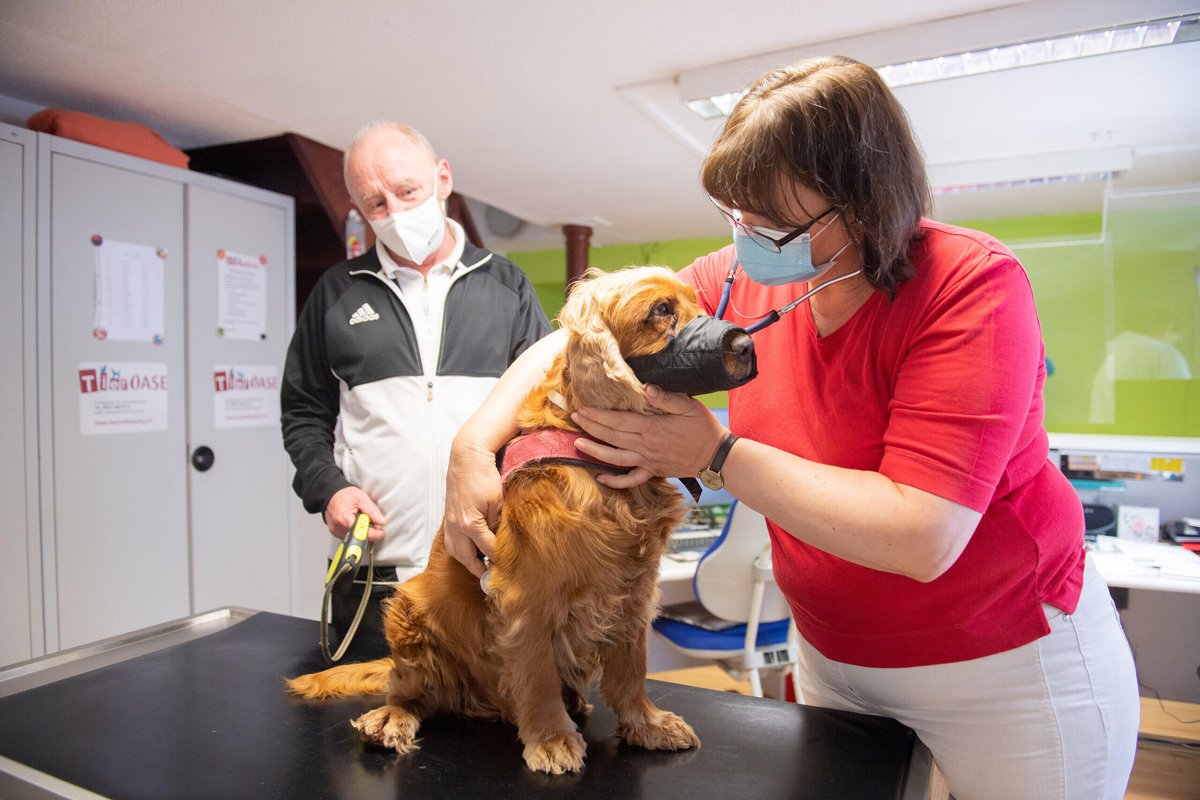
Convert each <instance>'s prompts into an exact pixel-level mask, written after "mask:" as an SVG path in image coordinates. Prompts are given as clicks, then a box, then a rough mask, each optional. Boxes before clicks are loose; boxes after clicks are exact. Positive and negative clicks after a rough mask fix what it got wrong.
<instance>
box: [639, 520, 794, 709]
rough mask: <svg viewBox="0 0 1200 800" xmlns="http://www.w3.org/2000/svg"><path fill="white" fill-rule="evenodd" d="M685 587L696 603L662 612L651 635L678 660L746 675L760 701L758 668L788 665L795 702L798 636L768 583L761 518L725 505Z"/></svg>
mask: <svg viewBox="0 0 1200 800" xmlns="http://www.w3.org/2000/svg"><path fill="white" fill-rule="evenodd" d="M693 586H694V588H695V592H696V599H695V600H693V601H689V602H687V603H677V604H674V605H670V606H666V607H664V608H662V609H661V610H660V612H659V616H658V618H657V619H655V620H654V623H653V628H654V630H655V632H656V633H658V634H659V635H661V636H662V637H663V638H664V639H666V640H667V642H669V643H670V644H671V646H673V647H674V648H675V649H676V650H678V651H680V652H681V653H683V654H684V655H687V656H690V657H691V658H698V659H705V660H709V661H715V662H716V663H717V664H718V665H719V666H720V667H721V668H722V669H724V670H725V671H726V672H728V673H729V674H730V675H731V676H732V677H734V678H736V679H741V678H744V677H747V676H748V677H749V679H750V688H751V690H752V692H753V694H754V696H755V697H762V696H763V689H762V676H761V674H760V671H761V670H771V671H773V672H780V671H783V670H786V669H788V668H790V670H791V674H792V688H793V689H794V690H795V693H796V701H797V702H802V701H801V698H800V679H799V674H798V664H797V658H798V653H799V647H798V645H797V641H798V635H797V633H796V626H795V623H794V622H793V621H792V614H791V609H790V608H789V607H788V604H787V601H786V600H785V599H784V597H783V593H782V592H781V591H780V590H779V587H778V586H776V584H775V575H774V573H773V572H772V570H771V542H770V539H769V537H768V535H767V523H766V520H765V519H764V518H763V515H762V514H759V513H758V512H757V511H755V510H754V509H752V508H750V507H749V506H747V505H743V504H741V503H738V502H736V501H735V502H734V503H733V504H732V506H731V507H730V509H729V516H728V517H727V518H726V520H725V527H724V529H722V531H721V535H720V537H718V538H717V541H716V542H714V543H713V544H712V546H711V547H709V548H708V550H707V551H705V553H704V555H703V556H701V557H700V561H699V563H698V564H697V566H696V577H695V579H694V581H693ZM764 620H766V621H764Z"/></svg>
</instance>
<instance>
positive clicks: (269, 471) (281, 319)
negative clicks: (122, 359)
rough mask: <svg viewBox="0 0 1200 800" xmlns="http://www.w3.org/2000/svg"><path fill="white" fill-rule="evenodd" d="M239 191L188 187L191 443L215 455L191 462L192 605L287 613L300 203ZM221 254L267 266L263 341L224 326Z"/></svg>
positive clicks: (259, 267)
mask: <svg viewBox="0 0 1200 800" xmlns="http://www.w3.org/2000/svg"><path fill="white" fill-rule="evenodd" d="M233 192H234V187H230V186H221V187H217V186H212V187H207V186H196V185H191V186H189V187H188V190H187V220H188V282H187V287H188V288H187V309H188V353H187V359H188V407H189V409H190V413H189V415H188V439H189V446H188V450H189V452H190V453H193V454H195V453H196V451H197V450H199V449H200V448H208V450H209V451H210V452H211V454H212V462H211V466H210V467H209V468H208V469H205V470H203V471H201V470H199V469H197V468H196V467H195V465H193V467H192V471H191V473H190V487H191V496H190V507H189V515H190V521H191V552H192V610H193V611H194V612H200V611H207V610H209V609H212V608H217V607H222V606H228V605H237V606H244V607H247V608H255V609H259V610H263V611H275V612H278V613H283V614H286V613H289V612H290V611H291V608H290V596H289V595H290V592H289V582H290V573H289V561H290V560H292V559H293V555H292V553H291V548H290V547H289V539H288V530H289V528H288V526H287V524H286V521H287V519H288V515H289V511H290V508H291V506H292V503H291V502H290V496H291V491H290V486H291V478H292V472H291V465H290V463H289V462H288V458H287V454H286V452H285V451H284V449H283V444H282V440H281V438H280V427H279V399H278V381H279V379H281V378H282V373H283V361H284V358H285V357H286V355H287V344H288V338H289V336H290V334H291V321H292V313H291V309H292V308H294V306H295V303H294V302H293V300H294V290H293V289H292V288H291V286H292V281H291V279H290V273H291V264H290V258H289V254H290V250H291V244H290V242H291V237H290V235H289V233H290V231H291V213H290V212H291V209H290V208H286V207H284V206H282V205H280V204H279V203H277V202H273V203H266V202H263V201H262V200H261V199H256V198H252V197H245V196H239V195H238V194H234V193H233ZM219 254H225V256H227V257H245V256H249V257H250V258H251V259H255V260H257V261H258V264H257V265H256V266H255V267H254V270H255V271H257V272H258V273H259V274H258V275H257V279H258V280H260V281H261V284H257V288H261V289H262V292H263V294H264V295H265V298H266V306H265V311H266V318H265V322H266V325H265V327H264V328H263V330H262V336H261V338H258V339H246V338H234V337H232V336H229V335H225V334H224V333H223V332H222V331H219V330H218V321H219V317H218V312H219V298H218V274H217V271H218V261H219V260H220V257H219ZM247 288H256V287H255V286H251V287H247ZM234 372H240V374H241V376H243V377H242V379H241V381H240V384H239V383H238V381H237V378H235V376H234V375H233V373H234ZM272 377H273V378H274V381H275V389H274V399H273V401H272V406H271V407H270V408H269V409H264V408H262V403H261V402H258V401H261V399H262V396H263V393H262V389H261V388H260V387H262V386H263V385H264V384H266V383H269V382H270V380H271V379H272ZM239 385H240V386H241V387H243V388H240V389H239V388H238V387H239ZM218 388H220V389H221V391H220V392H218ZM239 394H242V395H247V397H248V398H249V399H244V400H243V399H241V398H239V397H238V395H239ZM218 395H220V396H218ZM224 403H229V405H224ZM264 411H265V412H269V415H270V421H269V422H265V421H264V420H263V419H262V415H263V413H264ZM239 417H244V419H241V418H239ZM316 574H319V573H314V578H313V580H314V582H316V581H318V580H319V578H317V577H316Z"/></svg>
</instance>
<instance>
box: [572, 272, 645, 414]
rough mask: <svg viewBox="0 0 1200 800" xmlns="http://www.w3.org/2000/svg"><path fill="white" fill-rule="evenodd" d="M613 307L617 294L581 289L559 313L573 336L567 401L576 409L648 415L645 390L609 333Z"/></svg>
mask: <svg viewBox="0 0 1200 800" xmlns="http://www.w3.org/2000/svg"><path fill="white" fill-rule="evenodd" d="M613 302H619V298H618V297H617V296H615V295H613V294H612V293H605V292H602V291H598V290H597V288H596V287H593V286H589V285H587V284H581V285H577V286H576V287H575V290H574V292H572V294H571V297H570V298H568V300H567V303H566V305H565V306H563V310H562V312H560V314H559V317H558V319H559V322H560V323H561V325H562V327H563V328H565V329H566V330H567V333H568V339H567V346H566V349H565V350H564V351H563V357H564V359H565V360H566V370H565V375H564V377H565V383H566V386H565V387H564V388H565V389H566V395H567V401H568V404H569V405H570V406H571V408H572V409H576V408H579V407H580V406H593V407H595V408H612V409H619V410H623V411H637V412H639V413H645V411H646V393H645V386H643V385H642V382H641V381H639V380H638V379H637V377H636V376H635V375H634V374H633V370H632V369H630V368H629V365H628V364H626V363H625V359H624V357H622V355H621V347H620V345H619V344H618V343H617V339H616V337H615V336H614V335H613V333H612V331H611V330H609V328H608V325H609V320H610V319H611V318H612V316H613V315H612V314H611V313H610V312H611V311H612V309H610V308H608V307H607V305H609V304H611V303H613Z"/></svg>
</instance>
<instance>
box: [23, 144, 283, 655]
mask: <svg viewBox="0 0 1200 800" xmlns="http://www.w3.org/2000/svg"><path fill="white" fill-rule="evenodd" d="M37 143H38V161H37V184H38V190H37V197H38V204H37V206H38V220H39V224H38V256H37V275H38V279H39V289H38V292H37V317H38V359H37V360H38V365H39V376H38V395H37V397H38V406H39V408H40V410H41V412H42V420H41V424H40V427H39V447H40V471H41V483H40V486H41V491H40V497H39V509H40V515H41V525H40V533H41V550H42V552H43V553H44V554H45V558H44V559H43V565H42V569H43V575H44V580H43V583H44V591H43V597H44V605H45V608H44V612H45V613H44V627H45V636H46V649H47V650H50V651H53V650H56V649H60V648H67V647H72V646H75V645H78V644H82V643H85V642H91V641H95V640H97V639H100V638H104V637H107V636H112V635H118V634H122V633H125V632H128V631H131V630H134V629H137V628H141V627H145V626H148V625H152V624H156V623H160V622H163V621H167V620H171V619H177V618H180V617H183V616H186V615H188V614H191V613H197V612H200V611H204V610H207V609H210V608H213V607H217V606H226V605H245V606H249V607H253V608H259V609H264V610H272V611H284V612H286V611H289V610H291V608H290V606H291V601H290V594H291V589H290V580H289V578H290V576H289V563H290V562H291V561H292V560H294V555H293V554H292V553H291V550H292V547H291V546H290V544H291V543H290V542H289V537H288V531H289V530H291V522H292V516H293V514H294V511H295V504H294V503H293V502H292V501H291V488H290V478H291V472H290V466H289V465H288V463H287V460H286V455H285V454H284V452H283V447H282V443H281V440H280V433H279V425H278V422H277V421H276V420H274V419H272V420H270V421H267V422H264V423H262V424H258V425H256V426H254V427H230V428H223V427H221V426H220V425H218V424H217V423H216V414H215V398H214V371H215V370H216V369H218V368H224V367H238V366H244V365H257V366H258V367H262V368H264V369H271V368H277V369H278V370H279V371H280V372H281V371H282V367H283V359H284V352H285V349H286V346H287V341H288V338H289V337H290V335H291V331H292V328H293V324H294V322H293V313H292V309H293V308H294V302H293V297H294V275H293V271H294V260H295V255H294V245H293V235H294V231H293V201H292V200H291V198H288V197H285V196H283V195H278V194H275V193H272V192H266V191H263V190H259V189H255V188H252V187H248V186H243V185H241V184H235V183H232V182H230V181H225V180H221V179H218V178H214V177H212V176H208V175H202V174H199V173H194V172H190V171H188V170H181V169H175V168H172V167H167V166H164V165H160V164H156V163H153V162H148V161H145V160H142V159H137V158H133V157H130V156H126V155H123V154H120V153H115V152H112V151H109V150H105V149H102V148H96V147H92V146H89V145H84V144H80V143H78V142H72V141H68V140H64V139H60V138H57V137H53V136H47V135H45V134H39V135H38V136H37ZM94 237H99V239H95V238H94ZM96 241H102V242H122V243H130V244H133V245H146V246H149V247H150V248H151V251H152V252H153V251H156V252H158V253H160V254H161V255H160V258H161V262H162V267H163V291H162V297H163V309H164V318H163V325H162V326H161V327H162V328H163V332H162V336H161V341H160V342H155V341H153V340H142V339H138V340H136V341H124V340H117V339H116V338H115V337H107V338H106V337H103V336H99V335H97V331H96V330H95V328H96V327H97V326H96V319H95V317H96V292H97V289H96V279H95V267H96V254H97V245H96V243H95V242H96ZM218 249H225V250H228V251H232V252H238V253H245V254H252V255H254V256H256V257H263V258H265V260H266V262H267V264H268V265H269V273H270V274H269V276H268V282H267V290H268V295H269V296H268V298H267V300H266V325H265V328H266V330H264V331H263V333H264V334H265V335H266V338H258V339H256V340H252V341H250V340H235V339H232V338H229V339H226V338H221V337H218V336H216V335H215V333H214V331H215V328H216V327H217V321H216V320H217V312H216V309H217V305H218V300H217V296H218V292H217V285H216V273H217V267H216V264H217V256H216V251H217V250H218ZM112 363H117V364H125V365H130V364H132V365H156V366H155V367H154V368H155V369H159V370H162V369H165V371H166V375H167V381H166V403H167V411H166V413H165V415H160V416H163V417H164V418H165V422H166V424H165V429H164V430H142V429H137V430H135V431H134V432H122V433H112V434H102V435H97V434H96V432H95V430H94V428H92V429H89V427H88V426H87V425H85V424H84V419H83V418H84V417H85V416H86V415H85V414H84V413H83V406H81V403H82V401H81V392H82V387H83V386H84V380H83V378H82V377H81V369H82V367H83V365H85V364H86V365H90V366H95V365H109V364H112ZM273 405H274V406H275V409H274V411H275V413H277V408H278V397H277V394H276V396H275V398H274V401H273ZM261 406H262V404H261V403H260V407H261ZM201 445H206V446H208V447H210V448H211V449H212V451H213V452H214V453H215V459H214V460H213V465H212V468H211V469H209V470H207V471H205V472H200V471H198V470H196V469H194V468H193V467H192V466H191V464H190V460H189V456H190V454H191V453H192V451H193V450H194V449H195V448H197V447H199V446H201Z"/></svg>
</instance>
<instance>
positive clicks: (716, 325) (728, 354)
mask: <svg viewBox="0 0 1200 800" xmlns="http://www.w3.org/2000/svg"><path fill="white" fill-rule="evenodd" d="M626 362H627V363H628V364H629V367H630V369H632V370H633V374H634V375H636V376H637V378H638V380H640V381H641V382H642V383H652V384H654V385H655V386H659V387H661V388H663V389H666V390H667V391H668V392H679V393H680V394H687V395H697V394H706V393H707V392H719V391H722V390H724V389H736V388H737V387H738V386H741V385H742V384H744V383H748V382H749V381H750V380H751V379H753V378H754V377H755V376H756V375H758V362H757V360H756V358H755V356H754V340H753V339H751V338H750V334H748V333H746V331H745V329H744V328H739V327H738V326H736V325H734V324H733V323H731V322H725V321H724V320H721V319H717V318H716V317H703V316H701V317H696V318H695V319H693V320H692V321H691V322H689V323H688V324H687V325H684V326H683V329H682V330H681V331H679V334H678V335H677V336H676V337H675V339H674V340H673V341H672V342H671V343H670V344H669V345H667V347H665V348H664V349H662V350H660V351H658V352H657V353H650V354H649V355H644V356H633V357H632V358H627V359H626Z"/></svg>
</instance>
